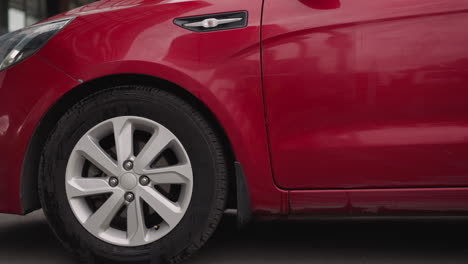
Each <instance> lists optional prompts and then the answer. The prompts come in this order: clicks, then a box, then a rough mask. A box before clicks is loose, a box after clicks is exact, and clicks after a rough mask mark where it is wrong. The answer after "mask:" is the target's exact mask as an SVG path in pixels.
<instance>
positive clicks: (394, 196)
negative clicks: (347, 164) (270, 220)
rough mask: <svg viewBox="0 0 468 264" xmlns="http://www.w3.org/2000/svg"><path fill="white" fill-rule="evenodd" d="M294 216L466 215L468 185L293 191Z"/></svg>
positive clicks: (291, 195)
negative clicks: (467, 186) (464, 186)
mask: <svg viewBox="0 0 468 264" xmlns="http://www.w3.org/2000/svg"><path fill="white" fill-rule="evenodd" d="M290 199H291V200H290V204H291V215H305V216H307V217H310V216H333V215H336V216H366V215H369V216H373V215H401V216H405V215H467V213H468V188H413V189H412V188H407V189H405V188H399V189H367V190H366V189H354V190H315V191H312V190H310V191H291V192H290Z"/></svg>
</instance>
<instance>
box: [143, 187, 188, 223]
mask: <svg viewBox="0 0 468 264" xmlns="http://www.w3.org/2000/svg"><path fill="white" fill-rule="evenodd" d="M140 190H141V192H140V196H141V198H142V199H143V200H145V202H146V203H147V204H148V205H149V206H151V208H153V210H154V211H156V213H158V214H159V216H161V218H162V219H163V220H164V221H165V222H166V223H167V224H168V225H169V227H171V228H173V227H174V226H175V225H176V224H177V223H178V222H179V220H180V219H181V218H182V215H183V212H182V210H181V208H180V206H178V205H177V204H174V203H173V202H171V201H170V200H169V199H167V198H166V197H164V196H163V195H162V194H160V193H159V192H158V191H156V190H154V189H153V188H151V187H142V188H141V189H140Z"/></svg>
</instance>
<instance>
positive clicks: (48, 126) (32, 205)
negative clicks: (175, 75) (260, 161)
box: [20, 74, 237, 214]
mask: <svg viewBox="0 0 468 264" xmlns="http://www.w3.org/2000/svg"><path fill="white" fill-rule="evenodd" d="M121 85H143V86H149V87H157V88H159V89H164V90H166V91H168V92H170V93H173V94H175V95H177V96H179V97H181V98H182V99H184V100H186V101H187V102H189V103H190V104H192V105H193V106H194V107H196V108H197V109H198V110H200V111H201V112H202V114H203V116H204V117H205V118H207V120H208V121H209V122H210V124H211V125H213V128H214V129H215V130H216V132H217V133H218V135H219V136H220V138H221V139H222V141H223V145H224V147H225V153H226V155H227V157H228V159H229V162H230V164H232V166H230V168H229V169H230V171H229V175H230V177H229V191H228V195H229V196H228V205H227V206H228V208H236V207H237V188H236V185H237V184H236V175H235V168H234V162H235V160H236V159H235V155H234V151H233V148H232V146H231V142H230V140H229V138H228V136H227V134H226V132H225V130H224V128H223V127H222V125H221V123H220V122H219V120H218V119H217V118H216V116H215V115H214V113H213V112H212V111H211V110H210V109H209V108H208V107H207V106H206V105H205V104H204V103H203V102H202V101H200V100H199V99H198V98H197V97H196V96H194V95H193V94H192V93H190V92H189V91H187V90H186V89H184V88H182V87H180V86H178V85H176V84H174V83H172V82H169V81H167V80H164V79H160V78H157V77H154V76H149V75H143V74H117V75H109V76H105V77H100V78H97V79H94V80H90V81H87V82H85V83H82V84H80V85H78V86H77V87H75V88H73V89H71V90H69V91H68V92H66V93H65V94H64V95H63V96H61V97H60V98H59V99H58V100H57V101H56V102H55V103H54V104H53V105H52V106H51V107H50V108H49V109H48V110H47V112H46V113H45V114H44V115H43V116H42V118H41V120H40V121H39V123H38V125H37V126H36V128H35V129H34V132H33V134H32V136H31V138H30V140H29V143H28V147H27V149H26V154H25V157H24V160H23V164H22V169H21V183H20V199H21V210H22V212H23V214H27V213H29V212H32V211H34V210H37V209H40V208H41V204H40V201H39V198H38V197H39V195H38V188H37V185H38V174H37V171H38V169H39V165H40V158H41V153H42V150H43V147H44V143H45V141H46V139H47V137H48V136H49V134H50V133H51V131H52V130H53V128H54V127H55V125H56V123H57V122H58V120H59V119H60V117H62V116H63V115H64V114H65V113H66V111H67V110H68V109H69V108H70V107H71V106H72V105H74V104H75V103H77V102H79V101H80V100H82V99H84V98H86V97H87V96H89V95H91V94H93V93H96V92H97V91H100V90H104V89H108V88H111V87H116V86H121Z"/></svg>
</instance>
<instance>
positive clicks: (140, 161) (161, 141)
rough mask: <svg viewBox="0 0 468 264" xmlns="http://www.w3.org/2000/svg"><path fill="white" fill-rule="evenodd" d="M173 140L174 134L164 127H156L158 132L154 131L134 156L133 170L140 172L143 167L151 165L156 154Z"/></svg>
mask: <svg viewBox="0 0 468 264" xmlns="http://www.w3.org/2000/svg"><path fill="white" fill-rule="evenodd" d="M173 140H174V136H173V135H172V133H171V132H169V130H167V129H165V128H162V127H160V128H158V132H157V133H154V134H153V136H152V137H151V138H150V140H149V141H148V143H146V145H145V147H144V148H143V149H142V150H141V152H140V153H139V154H138V156H137V157H136V158H135V163H134V164H135V167H134V170H135V172H137V173H141V172H142V171H143V170H144V169H146V168H147V167H148V166H150V165H151V162H153V161H154V159H155V158H157V156H158V155H159V154H160V153H161V152H163V151H164V150H165V149H166V148H167V146H168V145H169V144H170V143H171V142H172V141H173Z"/></svg>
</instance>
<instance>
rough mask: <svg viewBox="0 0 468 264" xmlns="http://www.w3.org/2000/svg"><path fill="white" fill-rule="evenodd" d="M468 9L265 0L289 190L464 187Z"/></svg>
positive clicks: (409, 2) (271, 125) (275, 154)
mask: <svg viewBox="0 0 468 264" xmlns="http://www.w3.org/2000/svg"><path fill="white" fill-rule="evenodd" d="M467 10H468V1H465V0H287V1H286V0H265V1H264V15H263V31H262V49H263V55H262V56H263V58H262V60H263V81H264V96H265V108H266V116H267V127H268V135H269V143H270V151H271V158H272V166H273V173H274V179H275V181H276V183H277V185H278V186H279V187H282V188H286V189H335V188H340V189H341V188H383V187H443V186H445V187H456V186H468V48H467V47H468V33H467V32H468V31H467V26H468V13H467Z"/></svg>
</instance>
